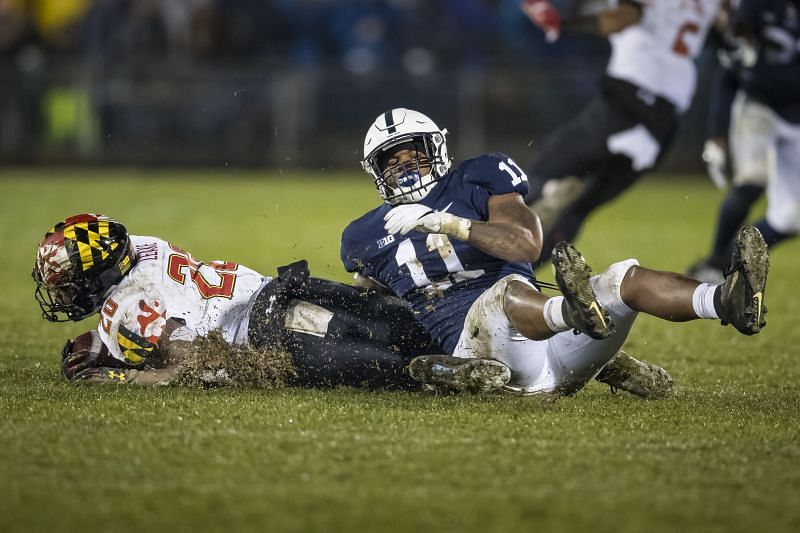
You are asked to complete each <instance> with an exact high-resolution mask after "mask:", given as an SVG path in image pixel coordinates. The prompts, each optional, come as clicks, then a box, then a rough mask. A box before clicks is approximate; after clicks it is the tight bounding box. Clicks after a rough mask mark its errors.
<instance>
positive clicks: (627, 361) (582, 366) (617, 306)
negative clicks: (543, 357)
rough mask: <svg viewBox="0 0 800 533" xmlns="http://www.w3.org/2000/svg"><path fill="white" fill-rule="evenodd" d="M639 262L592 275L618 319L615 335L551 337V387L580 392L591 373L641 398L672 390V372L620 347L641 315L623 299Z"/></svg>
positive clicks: (606, 306) (599, 295) (630, 261)
mask: <svg viewBox="0 0 800 533" xmlns="http://www.w3.org/2000/svg"><path fill="white" fill-rule="evenodd" d="M637 266H638V262H637V261H636V260H635V259H628V260H626V261H621V262H619V263H615V264H613V265H611V266H610V267H609V268H607V269H606V270H605V271H604V272H602V273H601V274H599V275H596V276H593V277H592V287H593V289H594V291H595V294H596V295H597V299H598V301H599V302H600V304H601V305H602V306H603V308H604V309H606V310H607V311H608V313H609V314H610V315H611V317H612V318H613V319H614V321H615V322H616V324H617V328H616V332H615V333H614V335H612V336H611V337H609V338H607V339H604V340H601V341H597V340H593V339H590V338H589V337H587V336H586V335H577V336H576V335H569V334H566V333H560V334H558V335H556V336H554V337H553V338H551V339H550V340H549V341H548V352H547V356H548V360H549V367H550V368H551V374H552V380H553V386H554V387H556V388H557V390H559V391H560V392H561V393H563V394H572V393H574V392H577V391H578V390H580V389H581V388H582V387H584V386H585V385H586V383H587V382H588V381H590V380H591V379H592V378H593V377H595V378H596V379H597V380H598V381H601V382H603V383H606V384H608V385H610V386H611V387H612V391H613V390H614V389H620V390H625V391H627V392H630V393H632V394H634V395H636V396H639V397H641V398H648V399H654V398H664V397H668V396H671V395H672V394H673V393H674V385H673V381H672V377H671V376H670V375H669V373H668V372H667V371H666V370H664V369H663V368H661V367H659V366H657V365H654V364H652V363H648V362H645V361H639V360H637V359H635V358H633V357H631V356H630V355H629V354H627V353H625V352H623V351H621V350H620V348H621V347H622V345H623V343H624V342H625V339H626V338H627V336H628V334H629V332H630V329H631V327H632V326H633V322H634V320H635V318H636V316H637V312H636V311H635V310H634V309H632V308H631V307H629V306H628V305H627V304H626V303H625V302H624V301H623V299H622V294H621V286H622V284H623V281H624V279H625V277H626V276H627V274H628V273H629V272H630V271H631V270H632V269H634V268H636V267H637Z"/></svg>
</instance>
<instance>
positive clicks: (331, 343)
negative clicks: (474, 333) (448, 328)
mask: <svg viewBox="0 0 800 533" xmlns="http://www.w3.org/2000/svg"><path fill="white" fill-rule="evenodd" d="M267 287H269V285H268V286H267ZM269 294H270V292H269V291H267V290H265V291H262V294H259V297H258V298H259V299H262V297H263V298H268V297H269ZM292 296H293V298H292V300H290V301H289V302H287V304H286V307H288V305H291V303H292V302H293V301H296V300H302V301H306V302H308V303H311V304H315V305H318V306H320V307H323V308H324V309H326V310H328V311H330V312H332V313H333V317H332V318H331V320H330V322H329V323H328V326H327V331H326V333H325V335H324V336H318V335H313V334H310V333H303V332H299V331H294V330H289V329H286V328H285V327H283V321H284V319H285V309H283V310H281V313H280V315H279V316H278V317H277V319H271V320H269V321H265V320H261V318H260V313H256V315H255V316H254V315H253V313H251V318H250V320H251V324H250V337H251V342H252V339H254V338H258V339H260V341H259V342H254V344H257V345H258V344H262V345H264V344H265V345H269V344H270V343H274V342H280V343H281V344H282V345H283V346H284V347H285V348H286V349H288V351H289V352H290V353H291V354H292V359H293V361H294V365H295V369H296V371H297V377H296V378H295V380H294V383H293V384H295V385H301V386H313V387H333V386H338V385H344V386H352V387H366V388H373V389H376V388H380V389H408V390H413V389H417V388H419V385H418V384H417V382H415V381H414V380H412V379H411V378H410V377H408V376H407V375H406V374H405V372H404V370H405V368H406V366H407V365H408V362H409V361H410V360H411V359H412V358H413V357H416V356H417V355H423V354H428V353H438V352H439V351H440V349H439V348H436V347H435V346H433V345H432V342H431V338H430V336H429V335H428V333H427V332H426V331H425V330H424V329H423V328H422V326H421V325H420V324H419V323H418V322H417V321H416V320H415V319H414V316H413V314H412V312H411V310H410V309H409V308H408V307H407V306H406V305H405V303H404V302H402V300H400V299H398V298H394V297H389V296H379V295H377V294H376V293H374V292H372V291H364V290H362V289H358V288H355V287H352V286H349V285H344V284H342V283H336V282H333V281H328V280H323V279H318V278H309V279H308V280H307V281H306V282H305V283H304V284H303V286H302V287H301V288H300V289H299V292H296V293H293V295H292ZM257 302H258V300H257ZM257 308H258V304H257V305H256V306H254V310H255V309H257ZM253 320H256V323H253V322H252V321H253Z"/></svg>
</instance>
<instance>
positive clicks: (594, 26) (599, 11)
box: [520, 0, 642, 42]
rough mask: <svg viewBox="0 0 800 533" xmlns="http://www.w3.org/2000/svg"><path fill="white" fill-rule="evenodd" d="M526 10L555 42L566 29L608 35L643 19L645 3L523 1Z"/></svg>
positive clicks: (522, 6) (549, 39)
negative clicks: (564, 3)
mask: <svg viewBox="0 0 800 533" xmlns="http://www.w3.org/2000/svg"><path fill="white" fill-rule="evenodd" d="M520 8H521V9H522V12H523V13H525V15H526V16H527V17H528V18H529V19H530V20H531V22H533V23H534V24H535V25H536V26H538V27H539V28H540V29H541V30H542V31H543V32H544V34H545V38H546V39H547V41H548V42H553V41H555V40H556V39H558V37H559V36H560V34H561V30H562V27H563V28H564V29H566V30H570V31H576V32H583V33H593V34H598V35H602V36H604V37H605V36H608V35H610V34H612V33H616V32H618V31H622V30H624V29H625V28H627V27H628V26H632V25H633V24H636V23H637V22H639V20H640V19H641V16H642V6H641V3H640V2H639V1H637V0H620V1H619V2H617V1H616V0H606V1H602V0H585V1H583V2H580V1H578V2H575V5H574V6H571V8H570V7H566V8H565V7H564V6H562V7H561V9H559V8H557V7H556V6H555V5H554V4H553V3H552V2H551V1H550V0H522V2H521V4H520Z"/></svg>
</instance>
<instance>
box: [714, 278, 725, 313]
mask: <svg viewBox="0 0 800 533" xmlns="http://www.w3.org/2000/svg"><path fill="white" fill-rule="evenodd" d="M714 310H715V311H716V312H717V316H718V317H719V318H720V319H721V320H722V321H723V322H725V313H724V309H723V307H722V285H718V286H717V288H716V289H714Z"/></svg>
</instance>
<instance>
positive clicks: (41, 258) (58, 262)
mask: <svg viewBox="0 0 800 533" xmlns="http://www.w3.org/2000/svg"><path fill="white" fill-rule="evenodd" d="M36 255H37V257H36V264H37V265H38V267H39V274H40V275H41V276H42V279H43V280H44V282H45V283H47V284H50V285H57V284H58V282H59V281H60V280H61V276H63V275H64V272H65V271H68V270H69V255H68V254H67V249H66V248H65V247H64V245H63V244H46V245H43V246H40V247H39V250H38V251H37V254H36Z"/></svg>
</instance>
